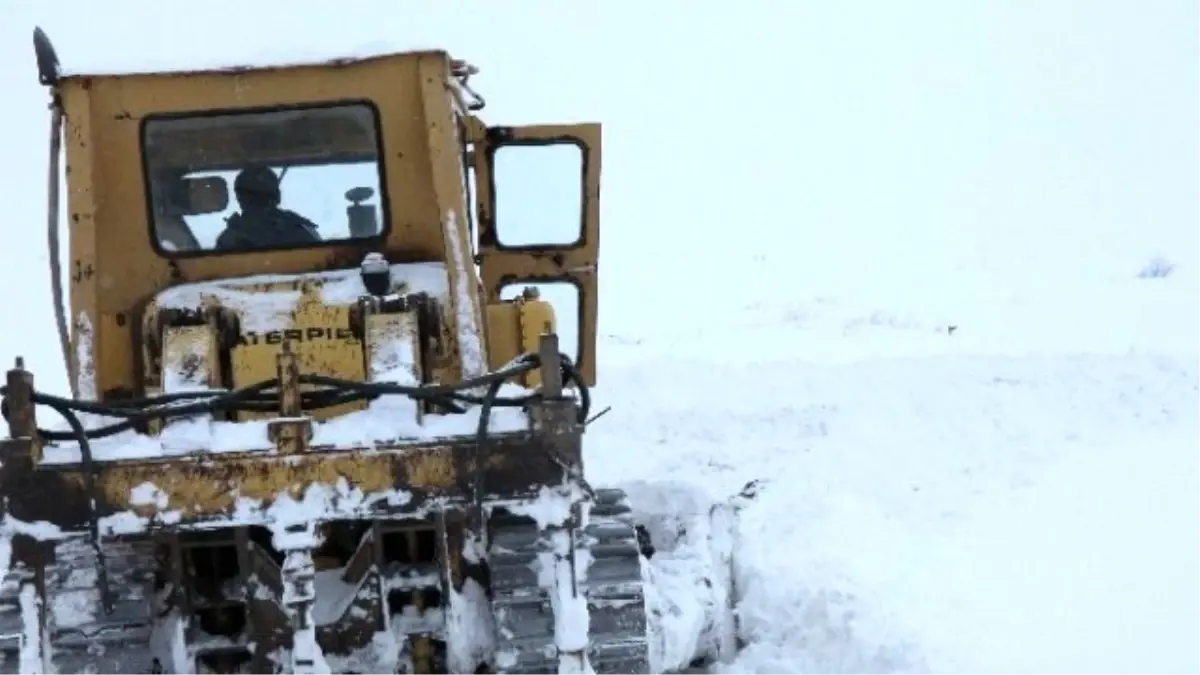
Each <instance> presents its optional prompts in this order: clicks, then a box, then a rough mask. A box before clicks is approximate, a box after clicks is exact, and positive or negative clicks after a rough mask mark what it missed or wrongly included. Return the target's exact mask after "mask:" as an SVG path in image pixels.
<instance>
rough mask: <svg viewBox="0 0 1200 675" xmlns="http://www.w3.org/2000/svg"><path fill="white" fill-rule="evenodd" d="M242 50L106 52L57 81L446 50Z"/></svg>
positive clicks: (388, 46) (378, 46)
mask: <svg viewBox="0 0 1200 675" xmlns="http://www.w3.org/2000/svg"><path fill="white" fill-rule="evenodd" d="M239 51H245V50H236V49H235V50H233V51H232V52H231V50H230V49H227V48H222V49H220V50H215V51H214V53H212V54H211V55H209V56H201V57H199V58H197V55H196V53H195V52H189V51H188V50H180V51H171V52H168V53H159V54H157V55H156V56H155V58H153V59H149V60H148V59H146V58H144V55H135V54H130V53H126V52H123V51H120V52H112V51H110V52H106V53H104V54H102V55H100V56H99V58H90V59H88V60H87V62H85V63H79V64H72V63H70V59H69V56H70V55H69V54H66V56H68V58H64V59H63V63H62V64H61V66H60V72H59V75H60V77H101V76H106V75H165V74H184V73H211V72H230V71H233V72H236V71H245V70H260V69H268V68H299V67H304V66H319V65H329V64H345V63H354V62H358V61H367V60H371V59H377V58H382V57H386V56H394V55H398V54H422V53H424V54H435V53H436V54H446V55H447V56H448V55H449V54H448V50H447V49H446V48H445V47H432V46H419V47H418V46H414V45H412V44H403V43H395V42H371V43H367V44H363V45H359V46H357V47H352V48H348V49H340V50H339V49H331V48H329V47H328V46H322V47H316V46H313V45H306V46H297V45H291V46H287V45H278V46H273V47H272V48H270V49H268V50H263V49H261V48H259V49H256V50H253V51H247V52H246V53H244V54H240V53H237V52H239Z"/></svg>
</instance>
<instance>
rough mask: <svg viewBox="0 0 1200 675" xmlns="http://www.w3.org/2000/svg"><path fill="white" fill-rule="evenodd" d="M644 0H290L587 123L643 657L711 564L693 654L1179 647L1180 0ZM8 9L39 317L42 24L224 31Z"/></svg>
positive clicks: (690, 607)
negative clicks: (542, 2)
mask: <svg viewBox="0 0 1200 675" xmlns="http://www.w3.org/2000/svg"><path fill="white" fill-rule="evenodd" d="M368 4H369V3H363V9H361V10H360V12H359V14H371V13H375V14H380V15H382V14H386V13H388V12H394V10H393V9H391V6H390V4H388V3H378V4H375V5H371V7H372V9H369V10H368V9H366V6H367V5H368ZM217 5H227V6H224V8H223V9H221V8H217ZM669 5H670V3H663V5H660V6H656V7H654V8H651V7H649V6H647V7H645V8H642V9H640V10H639V15H638V20H637V21H628V20H627V15H626V14H625V13H624V10H618V9H616V8H615V5H614V6H611V7H607V8H601V7H593V6H588V9H587V10H586V11H587V14H586V16H574V17H573V18H572V17H571V16H568V15H569V14H570V12H571V11H575V10H558V11H557V12H550V13H547V14H546V15H544V16H538V17H534V16H530V17H527V18H522V20H521V21H520V22H518V24H519V25H518V24H513V25H511V26H508V27H507V28H506V29H505V30H504V31H499V32H497V31H496V30H495V26H496V25H498V24H497V22H499V21H511V20H512V17H511V16H508V15H507V10H496V11H497V13H496V14H495V15H491V14H488V11H491V10H487V11H485V10H483V9H480V10H479V11H478V12H476V11H474V10H473V12H472V15H471V16H463V15H461V14H457V13H455V12H454V11H452V10H449V9H437V10H436V11H435V9H434V8H432V7H430V8H426V11H423V12H422V13H420V15H415V14H414V15H407V16H404V17H403V20H402V21H399V23H397V22H391V23H389V22H386V21H380V22H373V23H379V24H380V25H381V26H382V25H384V24H387V27H386V28H379V29H373V28H371V27H365V26H362V25H361V22H360V21H357V20H355V21H352V22H350V23H352V24H353V25H350V23H347V22H346V21H345V20H343V19H342V18H339V17H337V16H335V15H336V14H339V13H340V12H341V10H338V9H337V8H335V7H333V6H330V7H328V8H319V7H316V6H313V7H309V8H305V10H304V12H295V13H293V15H290V16H289V17H288V21H289V23H288V26H289V35H290V38H289V39H288V41H287V44H288V46H296V47H299V48H300V49H304V50H307V49H309V48H311V47H312V46H313V45H315V44H318V43H320V44H323V45H324V44H328V45H329V51H330V52H337V51H339V48H338V47H339V46H355V45H357V44H359V43H363V42H370V41H372V40H380V39H383V40H392V39H393V38H395V32H396V31H397V30H400V31H401V32H404V33H405V36H404V38H405V40H406V41H407V40H408V39H409V38H411V39H412V40H421V41H423V43H424V44H447V45H449V46H450V47H451V48H452V49H453V50H454V51H455V52H456V53H458V54H461V55H462V56H465V57H466V58H468V59H470V60H472V61H473V62H476V63H477V64H478V65H480V66H481V67H482V68H483V73H482V74H481V75H479V76H477V78H476V80H473V83H474V82H477V83H478V86H479V87H480V88H481V90H482V93H483V94H484V95H485V96H486V97H487V98H488V101H489V108H488V110H487V111H485V113H487V112H490V113H491V115H490V116H488V119H489V120H499V121H503V122H505V123H519V122H522V121H528V120H536V121H547V120H556V119H598V120H601V121H603V122H604V123H605V160H604V162H605V164H604V171H605V174H604V193H603V201H602V208H603V210H604V213H603V217H604V224H603V232H604V234H603V236H602V241H603V250H602V256H601V259H602V261H603V264H602V265H601V266H600V270H601V272H600V280H601V299H600V332H601V336H600V338H599V342H600V345H599V354H598V363H599V369H600V385H599V386H598V387H597V388H596V390H595V392H594V393H595V405H596V409H597V410H600V409H603V408H604V407H605V406H609V405H611V406H612V411H611V412H609V413H608V414H606V415H605V416H603V417H601V418H600V419H598V420H597V421H596V422H595V423H594V424H593V425H592V426H591V427H589V431H588V435H587V437H586V440H585V448H586V449H585V452H586V459H587V465H588V466H587V471H588V475H589V478H590V480H591V481H592V482H593V483H594V484H599V485H615V486H620V487H624V488H625V489H627V490H628V492H629V494H630V497H631V499H632V501H633V502H634V507H635V509H636V510H637V511H638V513H639V516H640V517H641V519H642V520H643V522H644V523H645V524H646V525H647V527H648V529H649V530H650V532H651V535H652V536H653V538H654V539H655V543H656V545H658V547H659V550H658V552H657V554H656V555H655V556H654V558H653V559H652V561H651V565H650V572H649V578H650V580H651V581H652V586H653V587H652V588H651V596H652V600H653V607H654V608H655V610H656V612H657V613H658V615H657V616H656V620H655V626H656V628H655V631H656V632H655V635H654V639H655V642H656V659H657V663H658V665H659V666H660V667H662V668H664V669H672V670H677V669H686V668H687V661H688V660H689V659H690V658H691V657H692V656H693V655H695V654H696V653H698V652H700V651H704V650H705V649H706V646H704V645H700V644H697V640H698V639H699V638H701V637H710V634H711V633H712V632H713V631H712V630H711V627H709V626H706V625H705V624H706V622H709V621H711V620H712V619H713V615H714V609H713V606H712V604H711V603H712V602H714V600H717V599H719V596H720V595H721V594H722V593H728V594H729V595H730V596H731V601H732V604H733V613H734V615H735V617H736V640H737V642H738V645H739V649H738V651H737V653H736V654H732V655H730V658H729V659H728V660H726V661H725V662H721V663H715V664H709V665H707V666H704V667H702V669H704V670H711V671H713V672H729V673H738V672H743V673H745V672H755V673H771V672H1197V671H1198V670H1200V638H1197V636H1198V635H1200V604H1198V601H1200V579H1198V574H1197V570H1198V569H1200V453H1198V452H1197V449H1198V446H1200V415H1198V407H1200V400H1198V399H1200V395H1198V388H1200V344H1198V343H1200V339H1198V338H1200V288H1198V284H1197V276H1198V273H1200V267H1198V264H1197V263H1198V258H1200V256H1198V255H1197V253H1198V248H1200V241H1198V230H1197V227H1196V223H1197V222H1198V221H1200V212H1198V208H1197V205H1198V202H1200V194H1198V190H1197V184H1198V183H1200V165H1198V164H1197V161H1196V156H1195V148H1196V147H1197V130H1196V125H1195V119H1196V115H1197V112H1200V105H1198V104H1197V94H1196V89H1195V86H1194V85H1195V81H1196V77H1197V73H1196V70H1197V67H1196V63H1195V58H1194V56H1195V52H1196V36H1195V35H1194V30H1193V28H1194V26H1195V24H1196V20H1197V17H1196V13H1197V9H1196V7H1195V5H1194V3H1178V6H1176V7H1174V9H1171V8H1169V7H1167V6H1166V5H1160V6H1157V7H1156V11H1154V12H1150V11H1146V10H1145V8H1144V6H1142V5H1141V3H1135V2H1126V3H1121V2H1109V3H1095V4H1093V5H1089V12H1085V13H1081V12H1079V11H1078V5H1077V4H1076V3H1069V2H1066V1H1065V0H1063V1H1062V2H1045V3H1037V4H1036V6H1035V5H1030V6H1029V7H1028V8H1017V7H1014V6H1011V5H1003V6H1002V5H1001V4H991V5H988V4H986V3H929V4H927V5H923V6H921V7H917V6H907V5H906V6H903V7H902V6H900V5H895V6H891V5H887V4H886V3H879V4H877V5H874V6H872V7H871V9H870V10H862V9H852V8H842V7H841V6H838V7H834V6H832V5H830V6H818V5H817V4H811V5H809V4H805V3H796V4H795V5H794V6H792V7H791V8H790V9H786V10H785V9H783V8H781V7H780V6H779V5H778V4H777V3H758V4H756V3H753V2H751V3H744V4H739V6H738V7H739V9H738V10H737V16H732V15H731V16H718V15H717V14H716V13H711V12H705V11H699V10H697V9H695V7H694V6H691V5H689V6H687V7H686V10H685V11H679V9H680V8H673V7H670V6H669ZM743 5H744V6H743ZM681 7H682V6H681ZM210 10H211V11H209V12H207V13H206V14H205V15H204V16H200V15H196V16H193V17H190V19H191V20H194V21H195V22H196V27H195V28H194V30H195V31H196V33H197V34H204V33H207V34H214V35H222V36H224V37H223V38H222V43H223V45H225V46H224V47H222V49H221V50H220V58H219V60H220V61H221V62H223V63H228V62H234V61H238V60H241V59H240V56H239V55H249V56H251V57H254V56H257V55H258V54H259V53H261V52H263V51H271V47H272V45H269V44H264V42H263V38H262V36H261V35H260V34H259V30H260V29H259V28H258V26H259V24H260V23H261V21H260V20H256V19H255V18H254V16H257V17H258V19H261V20H263V21H274V20H276V19H277V18H278V17H277V16H275V14H274V13H272V10H262V14H255V12H258V11H259V10H257V9H251V8H247V7H246V6H245V4H244V3H236V2H229V3H223V2H218V1H216V0H214V3H210ZM1158 10H1161V11H1158ZM6 11H9V10H6ZM12 11H13V12H14V14H13V15H10V17H9V18H11V19H12V20H11V21H10V22H7V25H4V24H5V23H6V22H0V34H2V35H3V40H0V53H2V54H3V55H4V57H5V60H6V62H9V63H14V64H17V66H15V67H14V68H12V69H10V70H9V71H6V72H4V73H0V78H3V83H4V84H5V85H6V91H9V92H12V97H11V100H12V101H13V103H11V104H10V105H9V107H8V109H7V110H6V112H5V115H6V116H7V117H8V119H9V122H10V124H9V125H8V128H7V130H6V131H4V133H5V134H6V136H7V137H8V140H9V141H10V142H9V143H8V145H7V146H6V147H8V148H10V153H15V154H16V155H19V156H21V157H28V158H29V161H28V162H27V163H21V162H8V163H7V164H5V165H4V166H0V177H3V179H4V180H3V182H4V184H5V186H6V191H7V194H8V202H9V206H10V208H11V212H12V213H13V214H16V215H17V216H18V217H19V219H20V221H21V227H12V228H11V231H10V232H8V233H7V234H5V235H4V236H5V241H6V248H7V249H8V250H9V251H10V253H8V254H6V256H9V257H6V258H5V259H4V261H5V262H4V264H3V265H2V266H0V278H3V279H5V280H6V281H8V282H9V284H10V286H12V287H13V288H17V286H20V291H21V292H20V293H18V294H16V295H14V297H13V298H12V303H13V311H14V312H16V313H17V314H19V315H21V316H25V317H28V320H29V321H32V322H34V323H36V325H37V326H39V327H42V328H45V329H46V330H50V329H51V327H52V325H53V324H52V318H51V317H52V315H51V313H50V311H49V309H48V308H47V307H46V306H45V305H46V302H47V301H48V297H49V294H48V292H46V291H45V289H43V288H40V287H32V286H35V285H34V284H29V283H27V282H26V281H24V276H22V275H25V276H29V277H31V278H32V279H35V280H36V279H40V278H43V277H44V272H43V271H42V265H44V260H45V254H44V249H43V246H44V243H43V239H44V235H43V233H42V231H41V229H40V227H32V224H34V223H40V222H41V218H42V209H43V203H42V202H43V195H44V188H43V185H42V180H43V179H42V174H43V173H44V171H40V170H31V169H30V168H29V165H36V166H37V167H44V164H43V163H41V162H42V161H43V160H42V157H43V155H44V148H43V139H42V138H41V137H40V135H39V134H36V133H26V132H25V130H26V129H41V128H43V127H44V122H45V120H44V115H45V106H44V103H45V100H44V95H43V94H44V92H42V91H41V90H40V89H38V88H37V87H36V84H35V83H34V81H33V80H34V77H33V70H32V59H31V50H30V49H29V46H28V35H27V29H28V28H29V27H31V26H32V23H33V22H34V21H38V22H41V23H42V25H43V26H44V27H46V28H47V29H48V31H49V33H50V35H51V37H52V38H53V39H54V40H55V41H56V44H57V45H58V46H59V49H60V53H61V55H62V56H63V57H64V59H65V60H67V61H68V64H69V63H70V60H71V59H77V58H83V57H84V56H85V55H87V56H91V57H93V58H95V59H97V60H98V61H100V62H104V63H108V62H110V61H112V60H116V61H118V62H122V63H137V62H138V60H139V59H141V58H143V56H142V53H143V52H144V51H145V50H151V51H155V52H156V54H157V56H158V57H160V58H162V59H164V60H166V59H168V58H169V59H170V60H173V61H175V62H176V63H179V62H189V61H191V60H192V57H195V58H198V59H201V60H204V59H206V58H208V57H210V56H211V57H213V58H216V57H215V56H214V55H213V54H212V49H211V45H204V46H202V45H199V44H197V45H196V46H195V47H194V48H187V49H184V48H182V47H183V45H181V44H180V43H179V41H178V40H177V35H176V31H174V30H168V29H170V28H172V26H171V25H170V22H171V21H173V19H171V17H170V15H167V14H164V15H162V16H160V17H156V16H152V15H148V14H147V13H145V12H144V11H143V10H142V8H141V7H140V6H139V5H137V3H124V4H122V3H119V2H114V3H105V5H104V8H103V10H95V13H94V14H91V15H87V16H85V12H84V10H83V9H82V8H80V7H75V8H74V9H73V10H72V11H71V12H64V13H61V15H60V16H55V15H53V13H52V12H51V11H50V10H47V11H45V12H40V13H39V12H35V11H33V10H30V9H14V10H12ZM235 11H236V14H237V15H238V16H240V17H242V19H241V20H240V21H239V22H235V23H233V24H230V23H228V21H227V20H226V19H223V18H221V17H227V16H229V15H231V14H233V13H234V12H235ZM579 11H583V10H579ZM1172 12H1173V13H1174V14H1172ZM252 14H253V15H254V16H251V15H252ZM268 15H269V16H268ZM568 19H570V20H574V21H575V24H573V25H582V24H580V23H579V22H586V23H587V25H588V26H589V27H590V28H592V29H590V30H588V31H586V32H585V33H581V32H578V31H570V30H562V29H561V28H562V25H563V23H562V22H564V21H568ZM156 21H157V22H159V23H158V24H155V23H154V22H156ZM606 22H607V23H606ZM135 25H137V26H141V30H139V31H137V32H138V34H139V40H138V41H137V45H136V46H134V45H130V46H125V45H122V46H121V48H120V49H116V48H114V47H115V46H114V45H113V43H112V40H111V39H109V38H107V37H106V38H104V39H102V40H92V43H90V44H89V43H88V40H89V39H91V38H90V36H91V32H92V31H93V30H94V29H95V26H101V27H103V26H108V27H110V28H112V30H121V31H130V32H133V31H132V30H131V26H135ZM309 25H311V26H318V27H320V28H319V29H310V30H309V32H307V33H306V30H305V29H306V27H307V26H309ZM506 25H507V24H506ZM605 25H609V26H610V27H611V28H612V30H611V31H610V30H608V29H606V28H604V26H605ZM731 25H737V26H739V27H740V28H739V29H738V30H736V31H732V32H731V31H730V29H729V26H731ZM10 26H11V27H13V28H12V29H11V30H10ZM155 26H157V27H158V29H155ZM397 26H399V28H398V27H397ZM776 26H790V27H791V28H787V29H786V30H778V29H776V28H775V27H776ZM317 30H319V31H320V32H321V34H320V36H316V31H317ZM381 31H385V32H386V33H385V32H381ZM614 32H616V33H619V34H620V35H621V41H622V45H623V47H622V50H621V53H622V54H621V55H618V54H615V53H614V52H613V50H611V49H605V46H606V45H607V42H606V40H607V38H605V37H604V36H605V35H608V34H610V33H614ZM666 35H669V36H672V37H671V38H670V39H664V36H666ZM443 38H448V39H443ZM281 39H283V38H281ZM335 43H336V44H335ZM237 45H241V47H238V46H237ZM714 45H723V46H725V47H726V48H727V49H724V50H722V49H716V48H714ZM1129 45H1133V46H1132V47H1130V46H1129ZM135 47H136V48H135ZM238 49H241V51H240V52H238V51H237V50H238ZM139 50H142V51H139ZM235 52H236V53H235ZM546 53H554V54H556V57H557V58H555V59H554V60H553V62H552V63H551V62H547V61H546V60H545V58H544V56H545V54H546ZM766 53H770V54H772V55H773V56H772V58H771V60H770V62H769V63H768V64H767V67H765V68H764V64H763V60H762V55H763V54H766ZM597 55H602V56H597ZM251 60H255V59H251ZM20 64H25V65H24V66H21V65H20ZM646 64H652V66H649V67H648V66H647V65H646ZM530 73H536V74H537V75H536V77H535V78H534V79H535V80H536V82H534V83H532V84H531V83H530V81H529V79H530V77H531V75H530ZM714 82H715V83H719V86H712V84H713V83H714ZM564 83H576V84H578V85H579V86H577V87H575V88H570V87H565V84H564ZM781 85H782V86H781ZM564 87H565V88H564ZM781 88H782V91H781ZM767 92H774V95H766V94H767ZM788 97H794V98H788ZM781 116H782V117H783V119H780V117H781ZM741 119H756V120H758V121H759V122H760V123H759V124H750V125H742V124H740V123H737V124H735V121H736V120H741ZM769 120H775V122H771V123H767V121H769ZM781 125H782V126H781ZM734 127H736V133H735V134H734V132H733V131H732V130H733V128H734ZM782 128H786V130H787V131H786V132H782V131H781V129H782ZM730 134H733V136H730ZM699 139H703V140H704V142H698V141H699ZM14 222H15V221H14ZM11 251H36V252H37V253H36V254H29V255H26V256H25V259H24V261H23V262H20V264H18V262H17V261H16V259H15V258H13V257H11V256H12V255H13V254H12V253H11ZM27 286H31V287H29V288H26V287H27ZM16 353H24V354H25V355H26V357H27V359H28V360H29V361H30V363H32V365H33V367H34V368H35V369H37V370H38V372H47V373H49V374H48V375H47V376H45V377H43V378H42V379H40V380H39V381H40V382H43V383H45V382H56V379H55V376H54V375H53V371H54V369H55V368H56V367H57V355H56V353H55V349H54V347H53V341H51V340H41V341H39V342H38V343H37V344H36V345H35V344H32V343H31V342H30V340H29V336H28V333H27V332H26V331H9V332H6V333H4V334H0V358H10V357H11V355H13V354H16ZM59 377H60V378H61V376H59ZM45 386H49V385H45ZM51 388H53V387H51ZM58 389H59V390H61V387H59V388H58ZM739 493H742V494H741V496H736V497H735V495H739ZM714 507H718V508H717V510H716V511H714ZM714 512H716V513H722V514H726V515H728V514H731V513H732V514H735V515H736V519H735V520H733V521H732V525H731V524H730V523H731V521H730V520H728V519H727V520H722V521H719V522H714V521H713V519H712V515H713V513H714ZM730 551H731V552H732V553H733V560H732V563H731V564H730V565H727V566H726V565H722V563H721V562H720V556H721V554H722V552H730ZM0 554H3V555H0V565H2V564H4V563H6V562H7V561H6V560H5V559H4V558H5V557H6V555H7V552H6V551H0ZM722 584H724V587H717V586H721V585H722ZM693 669H694V667H693Z"/></svg>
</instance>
